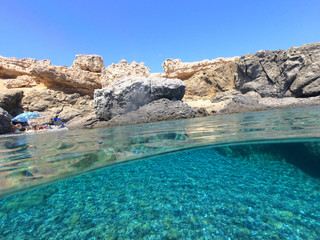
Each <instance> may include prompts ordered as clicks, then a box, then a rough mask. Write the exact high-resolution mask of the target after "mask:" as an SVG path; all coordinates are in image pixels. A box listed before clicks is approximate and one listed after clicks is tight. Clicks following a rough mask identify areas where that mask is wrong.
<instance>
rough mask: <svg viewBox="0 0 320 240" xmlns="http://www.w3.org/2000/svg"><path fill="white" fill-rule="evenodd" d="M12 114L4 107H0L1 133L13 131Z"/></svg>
mask: <svg viewBox="0 0 320 240" xmlns="http://www.w3.org/2000/svg"><path fill="white" fill-rule="evenodd" d="M11 118H12V116H11V115H10V114H9V113H8V112H7V111H6V110H4V109H2V108H1V107H0V134H3V133H10V132H12V127H11V126H10V121H11Z"/></svg>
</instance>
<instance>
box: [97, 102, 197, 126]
mask: <svg viewBox="0 0 320 240" xmlns="http://www.w3.org/2000/svg"><path fill="white" fill-rule="evenodd" d="M195 116H196V112H195V111H194V110H193V109H192V108H191V107H190V106H189V105H188V104H186V103H183V102H182V101H174V100H169V99H166V98H161V99H159V100H156V101H153V102H151V103H148V104H146V105H144V106H142V107H140V108H139V109H137V110H135V111H131V112H128V113H127V114H124V115H121V116H116V117H114V118H112V119H111V120H110V121H107V122H101V123H98V125H99V126H100V127H101V126H103V127H110V126H120V125H131V124H139V123H149V122H157V121H166V120H175V119H181V118H193V117H195Z"/></svg>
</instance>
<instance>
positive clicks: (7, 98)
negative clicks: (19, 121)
mask: <svg viewBox="0 0 320 240" xmlns="http://www.w3.org/2000/svg"><path fill="white" fill-rule="evenodd" d="M22 97H23V91H20V90H2V91H1V93H0V107H1V108H3V109H5V110H6V111H8V113H9V114H10V115H12V116H16V115H18V114H20V113H22V112H23V109H22V107H21V99H22Z"/></svg>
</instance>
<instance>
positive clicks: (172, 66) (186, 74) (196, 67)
mask: <svg viewBox="0 0 320 240" xmlns="http://www.w3.org/2000/svg"><path fill="white" fill-rule="evenodd" d="M238 59H239V57H232V58H217V59H213V60H203V61H200V62H181V59H171V58H168V59H167V60H166V61H164V62H163V63H162V67H163V70H164V71H165V77H166V78H179V79H188V78H190V77H191V76H192V75H193V74H195V73H197V72H200V71H205V70H209V69H211V68H212V67H213V66H216V65H220V64H225V63H229V62H237V61H238Z"/></svg>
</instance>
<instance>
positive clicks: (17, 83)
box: [3, 75, 40, 89]
mask: <svg viewBox="0 0 320 240" xmlns="http://www.w3.org/2000/svg"><path fill="white" fill-rule="evenodd" d="M3 84H4V86H6V88H8V89H10V88H23V87H35V86H37V85H39V84H40V82H39V81H38V80H37V78H35V77H34V76H30V75H20V76H18V77H17V78H10V79H6V80H4V82H3Z"/></svg>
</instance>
